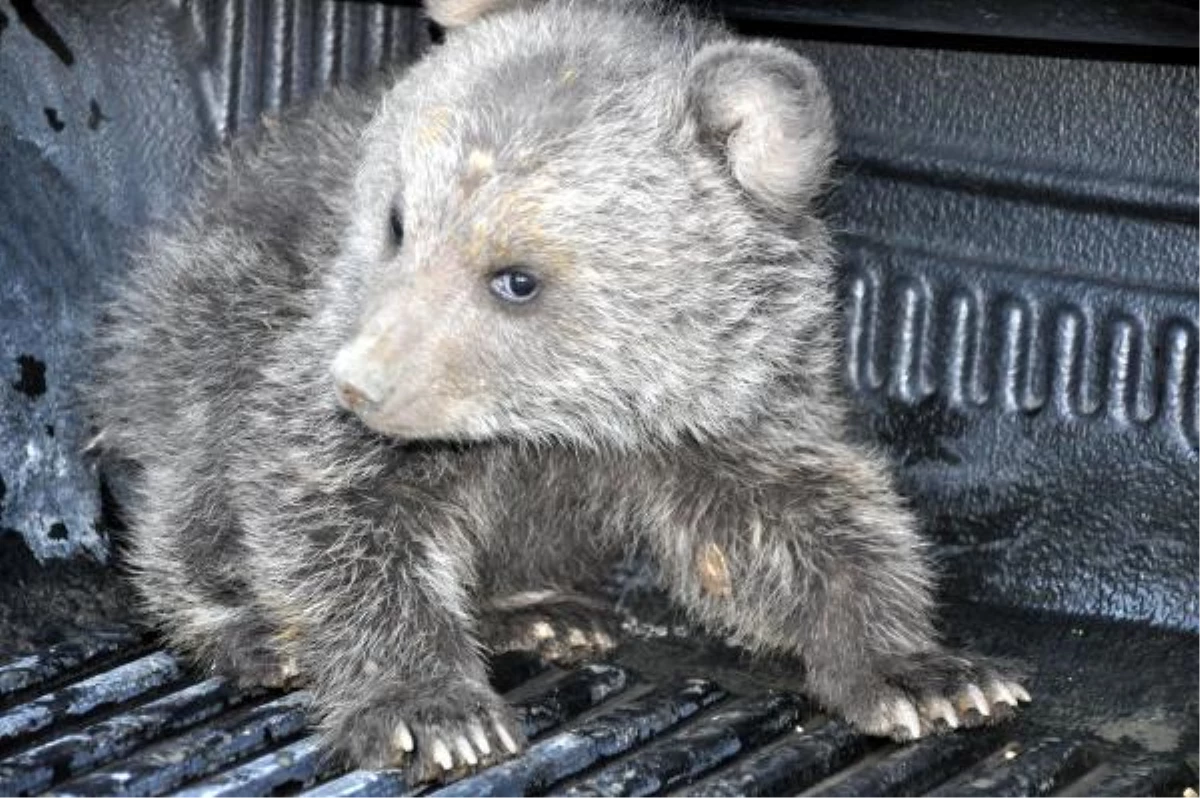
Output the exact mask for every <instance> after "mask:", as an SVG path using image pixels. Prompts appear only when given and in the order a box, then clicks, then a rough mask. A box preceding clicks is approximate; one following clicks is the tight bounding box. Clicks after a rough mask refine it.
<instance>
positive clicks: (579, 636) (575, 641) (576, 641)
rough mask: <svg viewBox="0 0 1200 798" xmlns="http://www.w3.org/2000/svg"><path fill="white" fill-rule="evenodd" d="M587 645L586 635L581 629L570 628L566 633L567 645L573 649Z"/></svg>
mask: <svg viewBox="0 0 1200 798" xmlns="http://www.w3.org/2000/svg"><path fill="white" fill-rule="evenodd" d="M587 644H588V637H587V634H585V633H584V631H583V630H582V629H579V628H577V627H574V626H572V627H571V628H570V629H569V630H568V631H567V645H569V646H573V647H575V648H583V647H584V646H586V645H587Z"/></svg>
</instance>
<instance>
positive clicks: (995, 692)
mask: <svg viewBox="0 0 1200 798" xmlns="http://www.w3.org/2000/svg"><path fill="white" fill-rule="evenodd" d="M988 697H989V698H991V699H992V703H993V704H1008V705H1009V706H1010V707H1015V706H1016V705H1017V697H1016V696H1014V695H1013V694H1012V691H1011V690H1009V689H1008V687H1007V686H1005V684H1004V682H992V683H991V684H989V685H988Z"/></svg>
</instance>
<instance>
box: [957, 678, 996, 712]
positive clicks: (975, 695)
mask: <svg viewBox="0 0 1200 798" xmlns="http://www.w3.org/2000/svg"><path fill="white" fill-rule="evenodd" d="M962 697H963V698H965V699H966V704H967V706H968V707H969V708H971V709H974V710H975V711H976V712H978V713H979V714H980V715H983V716H984V717H985V718H986V717H988V716H989V715H991V714H992V710H991V708H990V707H989V706H988V702H987V698H986V697H985V696H984V695H983V691H982V690H980V689H979V685H976V684H968V685H967V689H966V690H964V691H963V696H962Z"/></svg>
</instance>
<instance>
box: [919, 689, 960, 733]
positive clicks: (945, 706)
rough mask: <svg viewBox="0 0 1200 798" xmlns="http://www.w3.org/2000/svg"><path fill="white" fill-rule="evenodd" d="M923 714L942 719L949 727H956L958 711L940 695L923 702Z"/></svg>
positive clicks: (934, 718)
mask: <svg viewBox="0 0 1200 798" xmlns="http://www.w3.org/2000/svg"><path fill="white" fill-rule="evenodd" d="M925 714H926V715H928V716H929V717H930V718H931V719H932V720H944V721H945V722H946V725H947V726H949V727H950V728H951V729H957V728H958V724H959V721H958V713H957V712H955V711H954V705H953V704H951V703H950V702H949V701H947V700H946V699H945V698H942V697H941V696H938V697H937V698H930V699H929V700H927V701H926V702H925Z"/></svg>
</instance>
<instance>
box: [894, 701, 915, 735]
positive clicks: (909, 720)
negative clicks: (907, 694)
mask: <svg viewBox="0 0 1200 798" xmlns="http://www.w3.org/2000/svg"><path fill="white" fill-rule="evenodd" d="M891 716H892V721H893V722H894V723H895V725H897V726H902V727H904V729H905V730H906V731H907V732H908V739H910V740H916V739H917V738H918V737H920V736H921V716H920V715H918V714H917V708H916V707H915V706H913V703H912V702H911V701H909V700H908V699H907V698H900V699H897V700H896V703H894V704H893V705H892V711H891Z"/></svg>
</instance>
